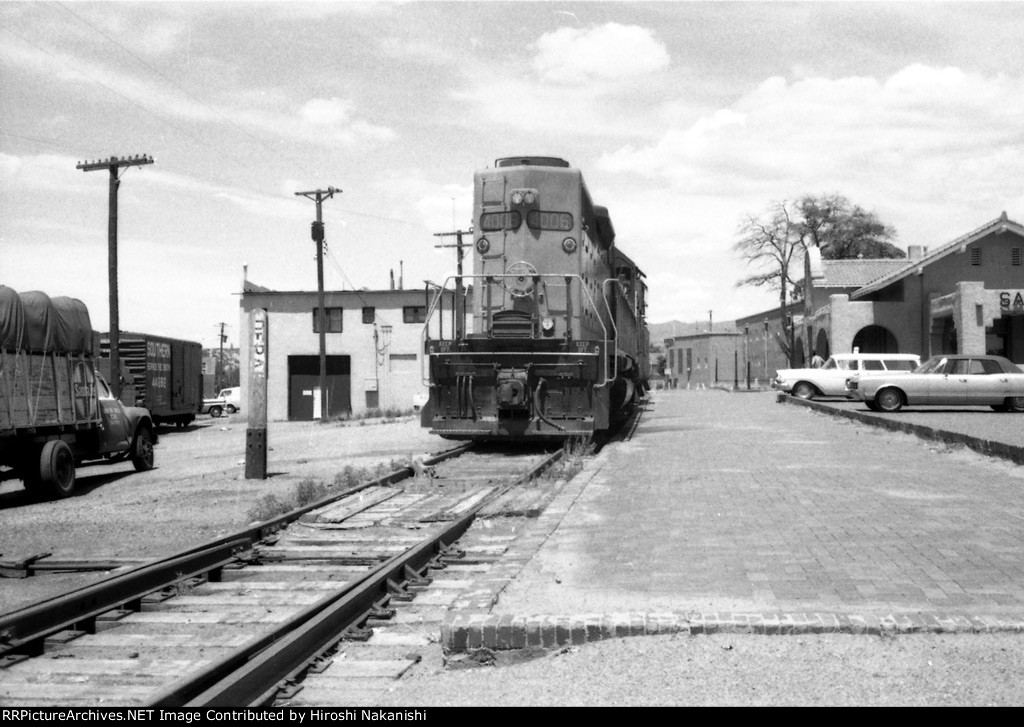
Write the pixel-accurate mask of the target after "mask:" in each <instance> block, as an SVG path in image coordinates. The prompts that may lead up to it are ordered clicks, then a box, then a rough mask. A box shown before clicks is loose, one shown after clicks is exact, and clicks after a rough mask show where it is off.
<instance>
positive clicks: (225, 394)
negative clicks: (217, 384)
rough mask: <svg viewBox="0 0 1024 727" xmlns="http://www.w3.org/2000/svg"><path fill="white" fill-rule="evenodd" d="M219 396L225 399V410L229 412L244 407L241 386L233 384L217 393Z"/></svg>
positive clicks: (232, 412) (231, 412)
mask: <svg viewBox="0 0 1024 727" xmlns="http://www.w3.org/2000/svg"><path fill="white" fill-rule="evenodd" d="M217 398H218V399H223V400H224V411H226V412H227V413H228V414H234V413H235V412H236V411H240V410H241V408H242V389H241V387H238V386H232V387H231V388H229V389H221V390H220V393H219V394H217Z"/></svg>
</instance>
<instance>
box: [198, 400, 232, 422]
mask: <svg viewBox="0 0 1024 727" xmlns="http://www.w3.org/2000/svg"><path fill="white" fill-rule="evenodd" d="M226 407H227V402H226V401H224V400H223V399H221V398H220V397H219V396H215V397H214V398H212V399H203V408H202V409H200V410H199V413H200V414H209V415H210V416H212V417H213V418H215V419H216V418H217V417H219V416H220V415H221V414H223V413H224V409H225V408H226Z"/></svg>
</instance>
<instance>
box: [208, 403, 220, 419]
mask: <svg viewBox="0 0 1024 727" xmlns="http://www.w3.org/2000/svg"><path fill="white" fill-rule="evenodd" d="M220 413H221V408H220V407H219V406H211V407H210V416H212V417H213V418H214V419H216V418H217V417H219V416H220Z"/></svg>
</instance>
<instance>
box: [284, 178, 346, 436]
mask: <svg viewBox="0 0 1024 727" xmlns="http://www.w3.org/2000/svg"><path fill="white" fill-rule="evenodd" d="M335 192H337V193H338V194H341V190H340V189H336V188H334V187H328V188H327V189H314V190H312V191H309V192H296V193H295V196H296V197H306V198H307V199H311V200H313V201H314V202H316V221H315V222H313V224H312V225H311V228H312V237H313V242H315V243H316V292H317V306H318V308H317V314H316V322H317V328H318V329H319V331H320V418H321V419H322V418H324V417H326V416H327V314H326V311H325V310H324V241H325V238H324V218H323V214H322V213H321V209H320V205H321V204H322V203H323V201H324V200H325V199H330V198H331V197H333V196H334V194H335Z"/></svg>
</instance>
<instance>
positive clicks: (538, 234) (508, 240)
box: [422, 157, 621, 440]
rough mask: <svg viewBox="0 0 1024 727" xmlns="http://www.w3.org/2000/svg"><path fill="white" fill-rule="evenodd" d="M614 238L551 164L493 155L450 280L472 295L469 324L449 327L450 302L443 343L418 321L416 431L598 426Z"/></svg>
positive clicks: (584, 432) (480, 175)
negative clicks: (468, 246) (463, 262)
mask: <svg viewBox="0 0 1024 727" xmlns="http://www.w3.org/2000/svg"><path fill="white" fill-rule="evenodd" d="M613 239H614V232H613V231H612V228H611V223H610V221H609V219H608V216H607V212H606V211H605V210H604V209H603V208H600V207H595V206H594V205H593V204H592V202H591V200H590V195H589V193H588V191H587V188H586V186H585V184H584V183H583V178H582V176H581V174H580V172H579V170H577V169H573V168H571V167H570V166H569V164H568V163H567V162H565V161H563V160H561V159H555V158H551V157H517V158H510V159H500V160H498V162H497V163H496V165H495V167H493V168H490V169H486V170H483V171H480V172H477V174H476V175H475V178H474V233H473V273H472V274H469V275H463V276H461V278H460V279H458V280H456V281H454V282H455V283H456V289H457V290H465V291H472V292H471V296H468V297H470V298H471V299H472V322H471V326H470V330H468V331H463V330H460V326H459V325H458V324H459V323H460V322H464V321H465V318H466V315H465V313H463V312H462V311H460V310H458V305H456V311H455V316H454V318H455V320H456V324H455V325H453V326H451V328H450V333H451V336H450V337H445V336H444V335H443V328H442V327H441V326H440V325H439V326H437V329H438V330H437V331H436V333H437V335H436V336H434V335H433V334H432V333H431V323H430V320H428V323H427V327H426V329H425V331H426V335H425V341H424V345H425V354H426V355H425V361H426V367H427V371H426V372H425V373H426V379H427V382H428V384H429V386H430V400H429V402H428V404H427V406H426V407H424V409H423V412H422V417H423V424H424V426H429V427H430V429H431V431H432V432H434V433H436V434H440V435H441V436H444V437H449V438H453V439H484V440H486V439H496V440H543V439H566V438H568V437H576V436H589V435H591V434H593V433H594V431H595V430H601V429H607V428H608V426H609V422H610V420H611V418H612V416H613V414H614V413H615V409H616V408H618V406H619V402H616V401H615V400H614V399H615V395H614V392H615V391H618V390H619V389H621V387H616V386H615V383H616V377H617V375H618V374H617V370H618V368H619V361H618V359H617V356H616V345H615V342H616V337H615V324H614V313H613V310H612V306H609V304H608V300H607V298H606V296H607V294H608V292H609V290H610V289H609V288H608V286H607V285H606V283H607V281H608V279H609V274H608V271H610V269H611V266H612V261H613V260H614V250H613ZM613 295H614V291H613ZM456 298H457V299H461V300H465V298H466V296H460V295H456Z"/></svg>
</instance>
